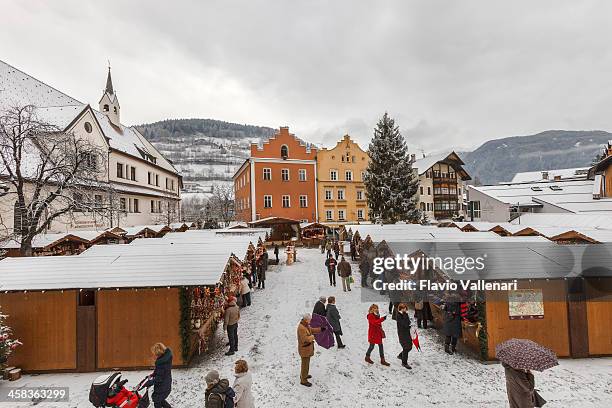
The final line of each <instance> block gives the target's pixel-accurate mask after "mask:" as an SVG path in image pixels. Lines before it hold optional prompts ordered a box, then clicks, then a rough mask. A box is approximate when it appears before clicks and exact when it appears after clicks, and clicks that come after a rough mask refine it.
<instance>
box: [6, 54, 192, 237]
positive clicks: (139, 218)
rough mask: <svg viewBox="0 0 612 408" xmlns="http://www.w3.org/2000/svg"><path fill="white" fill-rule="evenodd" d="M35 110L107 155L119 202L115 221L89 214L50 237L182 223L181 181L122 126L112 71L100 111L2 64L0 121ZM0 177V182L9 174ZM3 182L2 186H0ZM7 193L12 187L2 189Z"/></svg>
mask: <svg viewBox="0 0 612 408" xmlns="http://www.w3.org/2000/svg"><path fill="white" fill-rule="evenodd" d="M25 105H33V106H35V107H36V116H37V118H38V119H39V120H40V121H44V122H45V123H48V124H50V125H53V126H54V127H56V128H59V129H62V130H63V131H64V132H71V133H73V134H75V135H78V136H82V137H86V138H88V140H91V141H93V142H94V143H96V144H98V145H99V147H100V148H102V149H103V150H104V151H106V152H107V153H108V161H107V164H106V163H105V166H106V165H107V166H108V168H107V169H103V170H104V171H101V173H105V176H104V177H105V178H106V179H107V180H105V181H106V182H108V183H109V184H110V185H111V186H112V190H113V192H114V194H115V195H116V196H118V200H117V202H118V211H117V214H116V216H113V217H108V219H104V220H101V219H99V218H96V217H94V216H93V215H91V214H88V213H87V212H79V213H78V214H70V215H69V216H65V217H62V218H61V219H58V220H56V221H54V222H53V224H52V225H51V227H50V228H49V232H62V231H66V230H72V229H78V228H81V229H83V228H86V229H102V228H106V227H110V226H120V227H129V226H135V225H147V224H157V223H164V224H166V223H170V222H175V221H178V220H180V216H181V215H180V199H181V197H180V187H181V183H182V180H181V175H180V174H179V173H178V172H177V170H176V168H175V167H174V166H173V165H172V163H171V162H170V161H169V160H167V159H166V158H164V157H163V156H162V155H161V153H160V152H159V151H158V150H157V149H156V148H155V147H154V146H153V145H152V144H151V143H149V142H148V141H147V140H146V139H145V138H144V136H143V135H142V134H140V133H139V132H138V130H136V129H135V128H133V127H129V126H125V125H123V124H122V123H121V106H120V105H119V99H118V96H117V92H116V90H115V88H114V87H113V82H112V78H111V72H110V68H109V70H108V75H107V78H106V86H105V88H104V89H103V91H102V97H101V98H100V100H99V102H98V109H94V108H93V107H91V106H90V105H89V104H88V103H84V102H81V101H78V100H76V99H75V98H73V97H71V96H69V95H67V94H65V93H63V92H61V91H59V90H57V89H55V88H53V87H52V86H49V85H47V84H46V83H44V82H42V81H40V80H38V79H36V78H34V77H32V76H30V75H28V74H26V73H25V72H22V71H20V70H19V69H17V68H14V67H12V66H11V65H9V64H7V63H5V62H3V61H0V115H1V114H2V113H3V112H6V111H7V109H10V108H11V107H15V106H25ZM4 170H5V169H3V171H0V179H2V178H6V177H7V172H6V171H4ZM0 181H2V180H0ZM3 184H4V185H6V186H9V187H10V184H8V183H3ZM14 201H15V195H14V194H10V190H9V192H8V194H4V195H3V196H2V198H0V213H1V214H2V221H3V224H4V226H8V227H9V228H12V224H13V223H14V222H17V221H15V219H16V218H18V217H15V214H14V204H15V203H14Z"/></svg>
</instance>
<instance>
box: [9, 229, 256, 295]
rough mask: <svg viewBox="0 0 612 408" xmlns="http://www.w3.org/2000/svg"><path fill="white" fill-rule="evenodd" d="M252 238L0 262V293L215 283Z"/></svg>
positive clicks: (198, 239)
mask: <svg viewBox="0 0 612 408" xmlns="http://www.w3.org/2000/svg"><path fill="white" fill-rule="evenodd" d="M190 233H191V234H190ZM172 238H177V239H172ZM256 239H257V238H254V237H253V236H228V237H224V236H217V235H215V234H214V233H210V232H208V231H206V232H202V231H186V232H183V233H175V234H167V235H166V236H165V237H164V238H151V239H137V240H135V241H134V242H133V243H131V244H122V245H95V246H93V247H91V248H90V249H88V250H87V251H85V252H83V253H82V254H80V255H78V256H70V257H62V256H57V257H56V256H48V257H29V258H7V259H4V260H2V261H0V276H2V280H1V281H0V291H2V290H9V291H11V290H53V289H80V288H136V287H165V286H189V285H214V284H216V283H217V282H218V281H219V279H220V277H221V274H222V273H223V270H224V268H225V265H226V264H227V261H228V259H229V258H230V256H231V255H232V254H234V255H236V256H237V257H238V258H240V259H242V258H243V257H244V255H245V254H246V251H247V248H248V245H249V243H250V242H252V241H253V240H255V242H256ZM93 248H95V249H93Z"/></svg>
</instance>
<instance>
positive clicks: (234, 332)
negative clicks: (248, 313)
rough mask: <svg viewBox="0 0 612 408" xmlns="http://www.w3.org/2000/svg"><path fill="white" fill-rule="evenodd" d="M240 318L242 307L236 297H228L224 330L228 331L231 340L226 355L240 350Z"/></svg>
mask: <svg viewBox="0 0 612 408" xmlns="http://www.w3.org/2000/svg"><path fill="white" fill-rule="evenodd" d="M239 320H240V308H239V307H238V306H237V305H236V298H235V297H233V296H230V297H229V298H228V299H227V308H226V309H225V314H224V316H223V330H226V331H227V338H228V340H229V347H230V348H229V351H228V352H227V353H225V355H226V356H231V355H233V354H234V353H235V352H237V351H238V321H239Z"/></svg>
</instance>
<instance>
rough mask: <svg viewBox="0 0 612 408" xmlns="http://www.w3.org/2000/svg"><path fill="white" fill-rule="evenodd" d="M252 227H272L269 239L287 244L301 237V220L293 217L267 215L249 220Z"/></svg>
mask: <svg viewBox="0 0 612 408" xmlns="http://www.w3.org/2000/svg"><path fill="white" fill-rule="evenodd" d="M249 227H251V228H270V235H269V237H268V241H273V242H280V243H283V244H287V243H288V242H289V241H291V240H294V241H299V240H300V239H301V230H300V222H299V221H298V220H294V219H291V218H283V217H267V218H262V219H260V220H257V221H251V222H249Z"/></svg>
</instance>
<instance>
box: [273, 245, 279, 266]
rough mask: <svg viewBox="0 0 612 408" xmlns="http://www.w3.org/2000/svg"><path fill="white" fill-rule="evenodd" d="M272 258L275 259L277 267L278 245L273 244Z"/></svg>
mask: <svg viewBox="0 0 612 408" xmlns="http://www.w3.org/2000/svg"><path fill="white" fill-rule="evenodd" d="M274 256H275V257H276V264H277V265H278V244H274Z"/></svg>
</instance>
